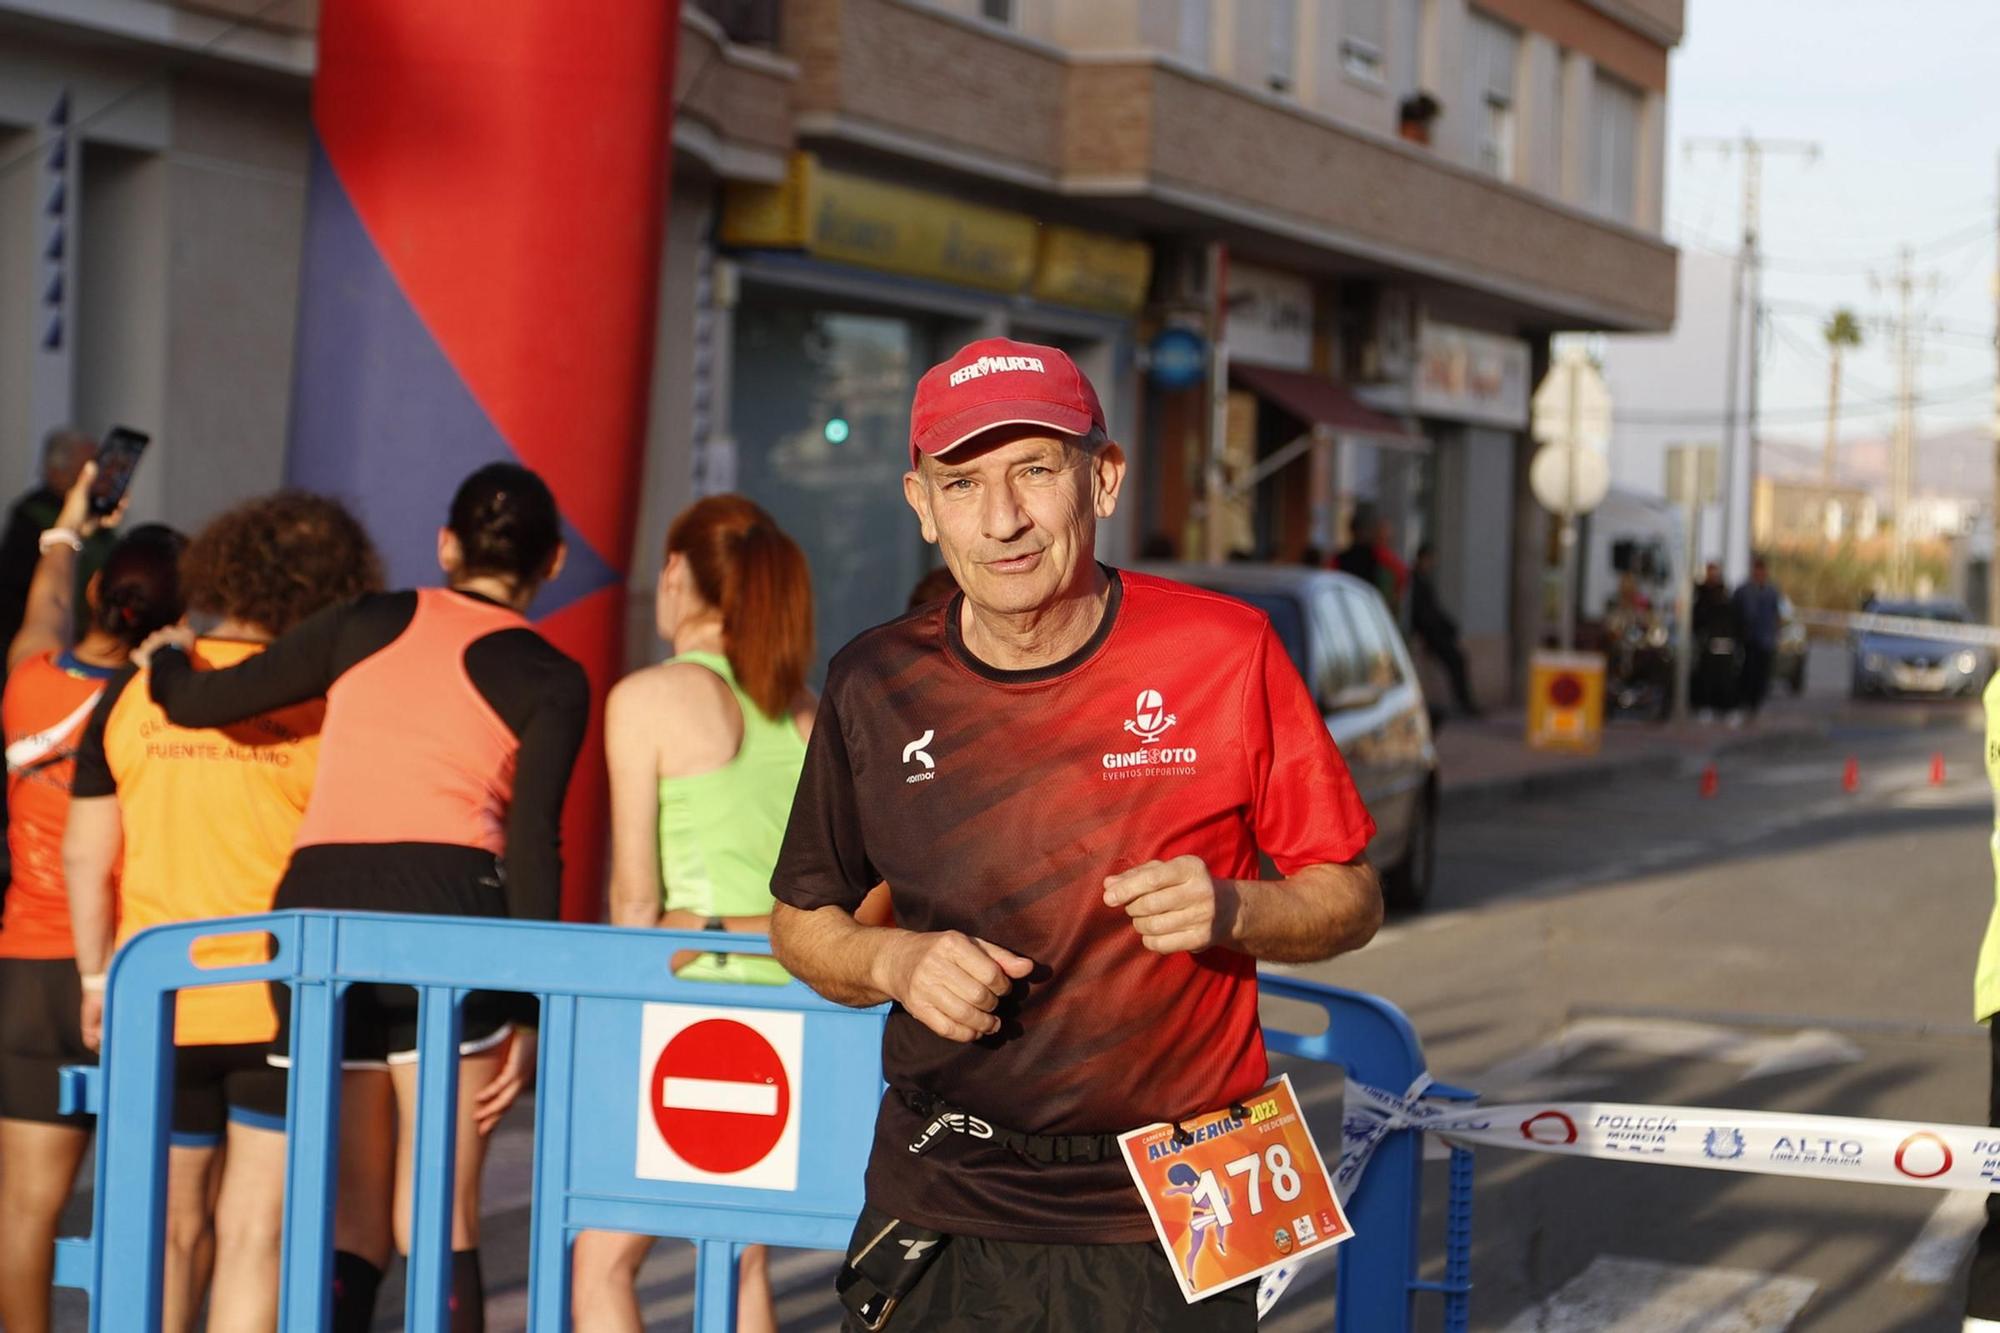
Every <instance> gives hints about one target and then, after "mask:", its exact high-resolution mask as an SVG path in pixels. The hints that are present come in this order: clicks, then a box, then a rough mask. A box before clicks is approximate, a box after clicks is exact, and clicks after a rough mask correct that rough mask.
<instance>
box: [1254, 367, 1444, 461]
mask: <svg viewBox="0 0 2000 1333" xmlns="http://www.w3.org/2000/svg"><path fill="white" fill-rule="evenodd" d="M1229 378H1230V379H1232V380H1234V381H1235V382H1236V383H1237V384H1239V385H1241V386H1242V387H1243V388H1245V389H1248V390H1250V391H1251V392H1252V393H1254V394H1256V395H1257V396H1258V397H1260V398H1267V399H1269V400H1270V401H1271V402H1273V403H1275V404H1277V405H1278V406H1279V407H1281V408H1283V409H1284V410H1285V411H1287V412H1289V413H1291V414H1292V415H1293V416H1295V417H1297V418H1298V419H1299V420H1301V421H1303V422H1305V423H1306V425H1307V426H1320V427H1324V428H1325V429H1326V431H1327V432H1328V433H1330V434H1332V435H1335V436H1343V437H1353V438H1358V439H1361V440H1362V441H1363V442H1365V443H1367V444H1371V445H1374V446H1376V447H1378V448H1384V449H1410V450H1428V449H1429V448H1430V443H1429V441H1427V440H1425V439H1424V437H1423V436H1421V435H1418V434H1415V433H1414V432H1412V431H1411V430H1409V429H1408V428H1407V427H1405V426H1404V425H1403V423H1402V422H1400V421H1398V420H1396V419H1395V418H1394V417H1392V416H1388V415H1386V414H1384V413H1381V412H1377V411H1376V410H1375V409H1374V408H1372V407H1369V406H1368V405H1366V404H1365V403H1363V402H1361V401H1360V400H1359V399H1357V398H1356V397H1355V396H1354V395H1353V394H1352V393H1350V392H1349V391H1348V389H1347V386H1346V385H1344V384H1342V383H1340V382H1339V381H1338V380H1331V379H1328V378H1326V377H1325V376H1324V375H1309V374H1306V373H1304V372H1303V371H1297V370H1274V369H1272V368H1271V367H1269V366H1250V365H1235V364H1232V365H1231V366H1230V367H1229Z"/></svg>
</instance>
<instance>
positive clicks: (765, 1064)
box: [651, 1018, 792, 1175]
mask: <svg viewBox="0 0 2000 1333" xmlns="http://www.w3.org/2000/svg"><path fill="white" fill-rule="evenodd" d="M651 1106H652V1109H653V1120H654V1123H655V1124H656V1125H658V1127H659V1130H660V1137H661V1138H662V1139H664V1140H665V1141H666V1144H667V1147H669V1148H671V1149H672V1150H673V1151H674V1153H675V1154H676V1155H678V1156H679V1157H680V1158H681V1160H682V1161H684V1162H686V1163H687V1164H688V1165H690V1166H693V1167H696V1168H698V1169H700V1170H702V1171H709V1172H713V1173H715V1174H717V1175H730V1174H733V1173H735V1172H738V1171H747V1170H749V1169H750V1168H751V1167H754V1166H756V1165H757V1164H758V1163H759V1162H762V1161H763V1160H764V1159H765V1158H766V1157H767V1156H769V1155H770V1153H771V1150H772V1149H773V1148H775V1147H777V1146H778V1140H779V1139H780V1138H781V1137H782V1136H783V1135H784V1132H785V1126H786V1125H787V1124H788V1123H790V1120H791V1114H792V1088H791V1081H790V1079H789V1078H788V1077H787V1076H786V1074H785V1064H784V1061H783V1060H781V1059H779V1057H778V1052H777V1051H776V1050H774V1049H773V1048H772V1046H771V1043H770V1042H768V1041H766V1040H765V1039H764V1036H763V1034H762V1033H760V1032H758V1031H757V1030H756V1029H755V1028H752V1027H749V1026H746V1025H745V1024H742V1023H737V1022H734V1021H732V1020H729V1019H726V1018H710V1019H706V1020H704V1021H702V1022H699V1023H695V1024H693V1025H691V1026H689V1027H686V1028H683V1029H681V1030H680V1031H679V1032H678V1033H676V1034H674V1036H673V1038H672V1039H671V1040H669V1041H668V1042H667V1044H666V1046H665V1047H664V1048H662V1049H661V1051H660V1055H659V1059H657V1060H655V1061H654V1062H653V1072H652V1098H651Z"/></svg>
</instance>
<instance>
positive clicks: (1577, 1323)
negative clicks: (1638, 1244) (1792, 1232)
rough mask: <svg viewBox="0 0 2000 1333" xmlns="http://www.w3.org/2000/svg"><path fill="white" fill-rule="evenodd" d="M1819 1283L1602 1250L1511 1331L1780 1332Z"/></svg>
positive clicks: (1508, 1331)
mask: <svg viewBox="0 0 2000 1333" xmlns="http://www.w3.org/2000/svg"><path fill="white" fill-rule="evenodd" d="M1818 1289H1819V1286H1818V1284H1817V1283H1815V1282H1811V1281H1809V1280H1807V1279H1805V1278H1801V1277H1780V1276H1778V1275H1776V1274H1772V1273H1754V1272H1750V1271H1748V1270H1746V1269H1738V1268H1690V1267H1687V1266H1684V1265H1681V1264H1663V1263H1655V1262H1653V1261H1651V1260H1648V1259H1620V1258H1613V1257H1611V1256H1607V1255H1600V1256H1599V1257H1598V1258H1596V1259H1594V1260H1592V1261H1591V1265H1590V1267H1588V1268H1586V1269H1584V1270H1583V1271H1582V1272H1581V1273H1579V1274H1577V1275H1576V1276H1575V1277H1573V1278H1571V1279H1570V1280H1569V1281H1568V1282H1567V1283H1565V1284H1564V1286H1563V1288H1562V1290H1561V1291H1558V1292H1557V1293H1556V1294H1555V1295H1553V1296H1551V1297H1549V1298H1548V1299H1547V1300H1545V1301H1543V1302H1541V1303H1540V1304H1539V1305H1535V1306H1531V1307H1529V1308H1528V1309H1526V1310H1523V1311H1522V1312H1521V1313H1520V1314H1519V1315H1518V1316H1516V1317H1515V1319H1514V1322H1513V1323H1511V1324H1509V1325H1507V1328H1506V1333H1603V1330H1605V1329H1613V1328H1615V1329H1617V1330H1618V1333H1777V1331H1778V1330H1780V1329H1786V1328H1790V1327H1791V1325H1792V1321H1793V1320H1794V1319H1796V1318H1798V1314H1799V1311H1800V1310H1802V1309H1804V1308H1805V1304H1806V1302H1807V1301H1809V1300H1811V1299H1812V1296H1813V1293H1814V1292H1815V1291H1817V1290H1818Z"/></svg>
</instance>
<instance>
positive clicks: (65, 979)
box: [0, 958, 97, 1129]
mask: <svg viewBox="0 0 2000 1333" xmlns="http://www.w3.org/2000/svg"><path fill="white" fill-rule="evenodd" d="M96 1063H97V1056H96V1054H95V1053H93V1052H92V1051H91V1050H90V1049H89V1048H88V1047H86V1046H85V1045H84V1044H83V987H82V984H81V983H80V982H79V981H78V980H77V975H76V960H75V959H73V958H0V1119H4V1120H31V1121H35V1122H37V1123H39V1124H45V1125H70V1126H73V1127H75V1128H78V1129H88V1128H89V1127H90V1123H91V1120H90V1117H89V1116H87V1115H63V1114H62V1113H61V1112H59V1111H57V1110H56V1105H57V1084H58V1082H59V1080H58V1076H57V1073H56V1071H57V1070H59V1069H61V1068H62V1067H63V1066H64V1065H94V1064H96Z"/></svg>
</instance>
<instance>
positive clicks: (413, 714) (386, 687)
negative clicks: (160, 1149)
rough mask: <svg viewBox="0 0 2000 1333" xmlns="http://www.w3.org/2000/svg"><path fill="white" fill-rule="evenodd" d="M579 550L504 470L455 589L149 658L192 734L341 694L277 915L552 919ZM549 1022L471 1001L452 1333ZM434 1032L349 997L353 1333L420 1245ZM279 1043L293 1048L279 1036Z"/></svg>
mask: <svg viewBox="0 0 2000 1333" xmlns="http://www.w3.org/2000/svg"><path fill="white" fill-rule="evenodd" d="M563 555H564V551H563V543H562V526H561V517H560V515H559V514H558V513H557V511H556V505H555V499H554V497H553V496H552V495H551V494H550V493H549V489H548V487H547V486H546V485H544V484H543V482H542V480H541V479H540V478H539V477H537V476H535V474H534V473H532V472H530V471H528V470H527V469H526V468H522V467H518V466H514V465H512V464H502V463H496V464H493V465H491V466H488V467H485V468H481V469H480V470H479V471H477V472H475V473H473V474H472V476H470V477H469V478H467V479H466V481H465V483H464V484H463V485H462V486H460V487H459V490H458V493H457V495H456V496H455V497H454V498H453V500H452V504H451V514H450V520H449V522H448V523H447V525H446V526H445V528H444V529H443V530H442V531H441V532H439V534H438V563H439V564H440V566H441V567H442V568H443V570H444V573H445V578H446V582H447V584H448V586H447V587H445V588H426V589H423V590H421V591H405V592H394V593H381V594H376V595H373V596H369V597H363V598H361V599H359V600H358V601H355V602H350V603H347V604H345V605H343V606H338V607H333V608H330V609H329V610H327V611H326V612H324V613H322V614H320V615H318V616H314V617H313V618H312V619H310V620H308V621H306V622H305V623H304V624H302V625H300V626H299V627H298V628H297V629H296V630H294V631H293V632H292V633H290V634H287V635H285V636H284V637H282V638H280V639H279V640H278V641H277V642H276V643H274V644H272V645H271V647H270V650H269V651H268V652H266V653H264V654H262V655H261V656H259V657H257V658H255V659H252V660H250V661H246V662H244V663H242V664H240V665H238V666H234V667H231V668H229V669H227V670H223V671H202V672H196V671H193V670H191V669H190V668H189V664H188V661H187V659H186V657H185V656H184V655H183V654H182V653H180V652H176V651H172V650H171V646H170V645H167V646H162V648H161V650H160V651H158V652H156V653H155V654H153V655H152V657H151V662H152V692H153V698H154V700H155V701H156V702H157V703H158V704H159V705H160V706H161V707H162V708H163V709H165V711H166V714H167V717H168V718H169V719H170V720H171V721H173V722H174V723H175V724H176V725H181V726H225V725H228V724H230V723H232V722H236V721H239V720H241V719H242V718H243V717H245V716H248V715H250V714H253V713H259V712H264V711H266V710H269V709H272V708H279V707H285V706H288V705H293V704H298V703H301V702H304V701H307V700H312V699H320V698H324V699H325V700H326V721H325V725H324V727H323V729H322V731H321V733H320V736H321V745H320V760H319V772H318V777H317V780H316V782H315V784H314V787H313V793H312V800H311V803H310V805H309V806H308V807H307V809H306V814H305V819H304V822H303V823H302V824H301V825H300V827H299V831H298V842H297V847H296V849H295V850H294V852H293V854H292V860H291V865H290V866H289V868H288V869H287V870H286V872H285V878H284V882H283V883H282V884H281V885H280V886H279V890H278V898H277V903H276V905H277V906H278V907H279V908H281V909H283V908H320V909H336V910H339V909H349V910H362V911H378V912H419V913H429V914H443V915H453V916H510V917H515V918H520V919H530V920H553V919H554V918H555V916H556V913H557V907H558V904H559V901H560V895H561V882H562V854H561V841H560V828H561V818H562V805H563V797H564V795H565V793H566V792H567V790H568V786H569V775H570V770H571V769H572V768H573V767H574V765H575V762H576V754H577V750H578V749H579V748H580V747H581V745H582V743H583V732H584V727H585V724H586V723H587V722H588V720H589V715H590V685H589V681H588V679H587V678H586V677H585V675H584V673H583V669H582V668H581V667H579V666H578V665H577V664H576V663H575V662H573V661H571V660H570V659H569V658H567V657H565V656H563V654H562V653H560V652H558V651H557V650H556V649H555V647H554V646H553V645H551V644H550V643H549V642H548V640H546V639H544V638H543V637H542V636H541V635H540V634H539V633H537V632H536V630H535V629H534V627H533V626H532V625H530V624H529V622H528V621H527V619H526V617H525V615H524V613H525V612H526V610H527V609H528V606H529V604H530V603H531V602H532V601H533V600H534V597H535V593H536V591H537V590H538V589H539V588H540V587H541V585H542V584H543V583H544V582H545V581H547V580H548V579H551V578H553V577H555V575H556V574H557V572H558V571H559V570H560V569H561V567H562V562H563ZM169 637H170V636H162V638H163V640H166V639H168V638H169ZM183 642H184V639H183ZM142 656H144V654H143V653H142ZM532 1013H533V1009H532V1002H530V1003H529V1004H528V1005H527V1006H523V1005H522V1003H521V1002H520V1000H519V997H513V996H505V995H498V994H493V993H490V992H475V993H474V994H473V995H471V996H469V997H468V998H467V1000H466V1002H465V1006H464V1010H463V1017H462V1026H461V1031H460V1036H461V1039H462V1040H461V1045H460V1054H461V1057H462V1058H461V1060H460V1062H459V1079H460V1093H459V1099H458V1107H459V1125H458V1132H457V1139H456V1142H457V1169H456V1171H455V1172H454V1177H453V1178H454V1189H455V1195H456V1197H455V1198H454V1200H453V1209H452V1212H453V1219H452V1249H453V1260H452V1311H453V1313H452V1328H453V1330H454V1333H467V1331H468V1330H478V1329H481V1328H483V1327H484V1319H485V1316H484V1297H483V1294H482V1291H481V1284H480V1274H479V1251H478V1244H479V1181H480V1168H481V1166H482V1165H483V1163H484V1160H485V1152H486V1141H487V1135H488V1134H489V1133H490V1132H491V1130H492V1128H493V1127H494V1125H496V1124H497V1123H498V1121H499V1118H500V1115H501V1114H502V1113H503V1112H504V1111H505V1110H506V1108H507V1107H508V1105H510V1104H511V1103H512V1101H513V1099H514V1098H515V1096H517V1095H518V1094H519V1092H520V1089H521V1086H522V1082H523V1075H524V1072H525V1071H526V1070H527V1069H529V1068H531V1067H532V1064H533V1041H532V1039H531V1037H530V1035H529V1033H528V1031H527V1030H526V1028H525V1027H519V1025H522V1024H525V1023H528V1022H531V1021H532ZM279 1016H280V1019H281V1020H282V1019H283V1018H284V1017H285V1015H284V1014H283V1013H282V1012H281V1013H280V1015H279ZM517 1027H519V1030H518V1031H517ZM416 1029H417V1005H416V995H415V992H414V991H412V990H411V989H410V988H409V987H406V986H374V985H361V986H355V987H353V988H351V989H350V991H349V993H348V997H347V1016H346V1023H345V1027H344V1038H343V1040H344V1042H345V1049H344V1051H343V1053H342V1054H343V1065H344V1067H345V1069H346V1074H345V1077H344V1078H343V1080H342V1085H341V1130H340V1132H341V1165H340V1172H341V1175H340V1191H339V1195H338V1201H337V1203H336V1208H335V1216H334V1248H335V1254H334V1281H335V1290H334V1328H335V1330H336V1333H347V1330H350V1329H355V1330H364V1329H366V1328H367V1327H368V1325H369V1322H370V1320H371V1318H372V1311H373V1308H374V1301H375V1292H376V1289H377V1287H378V1286H379V1284H380V1282H381V1277H382V1269H383V1268H384V1267H385V1266H386V1265H387V1263H388V1260H389V1257H390V1254H391V1252H392V1247H393V1249H394V1250H402V1251H404V1252H406V1253H407V1246H408V1234H409V1202H408V1200H409V1172H410V1151H411V1136H412V1133H413V1128H414V1113H415V1107H416V1088H417V1065H416V1046H417V1031H416ZM275 1050H277V1051H278V1052H288V1051H289V1041H288V1035H287V1034H286V1033H285V1032H284V1031H282V1030H281V1031H280V1034H279V1037H278V1040H277V1045H276V1047H275Z"/></svg>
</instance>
